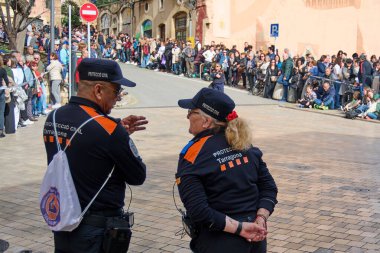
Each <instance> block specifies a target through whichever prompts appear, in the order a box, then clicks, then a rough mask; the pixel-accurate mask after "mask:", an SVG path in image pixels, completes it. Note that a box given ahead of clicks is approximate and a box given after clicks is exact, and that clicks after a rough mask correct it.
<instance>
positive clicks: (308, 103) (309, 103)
mask: <svg viewBox="0 0 380 253" xmlns="http://www.w3.org/2000/svg"><path fill="white" fill-rule="evenodd" d="M316 99H317V94H315V92H314V91H313V88H312V86H311V85H308V86H306V92H305V95H304V96H303V98H302V99H300V100H298V103H299V107H301V108H305V107H306V108H313V105H314V101H315V100H316Z"/></svg>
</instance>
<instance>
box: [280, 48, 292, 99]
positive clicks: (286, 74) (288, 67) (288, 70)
mask: <svg viewBox="0 0 380 253" xmlns="http://www.w3.org/2000/svg"><path fill="white" fill-rule="evenodd" d="M283 59H284V62H283V63H282V67H281V75H280V77H279V78H278V82H279V83H281V84H282V85H283V87H284V92H283V95H282V99H281V101H287V99H288V89H289V79H290V77H291V75H292V70H293V60H292V58H291V57H290V56H289V49H284V54H283Z"/></svg>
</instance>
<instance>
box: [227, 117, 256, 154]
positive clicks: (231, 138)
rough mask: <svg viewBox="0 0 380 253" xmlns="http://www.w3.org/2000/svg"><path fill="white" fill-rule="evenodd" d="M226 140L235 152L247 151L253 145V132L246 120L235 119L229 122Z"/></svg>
mask: <svg viewBox="0 0 380 253" xmlns="http://www.w3.org/2000/svg"><path fill="white" fill-rule="evenodd" d="M225 135H226V140H227V142H228V144H229V145H230V146H231V148H232V149H234V150H247V149H249V148H250V147H251V145H252V132H251V129H250V127H249V125H248V123H247V121H246V120H244V119H242V118H240V117H239V118H235V119H233V120H231V121H229V122H227V127H226V131H225Z"/></svg>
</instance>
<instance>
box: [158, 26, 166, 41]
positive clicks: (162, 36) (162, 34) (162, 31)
mask: <svg viewBox="0 0 380 253" xmlns="http://www.w3.org/2000/svg"><path fill="white" fill-rule="evenodd" d="M165 32H166V31H165V24H160V25H159V26H158V34H159V35H160V39H161V40H165V38H166V37H165Z"/></svg>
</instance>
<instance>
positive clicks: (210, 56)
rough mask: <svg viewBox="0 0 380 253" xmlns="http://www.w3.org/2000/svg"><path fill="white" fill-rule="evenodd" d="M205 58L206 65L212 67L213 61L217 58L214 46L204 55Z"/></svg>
mask: <svg viewBox="0 0 380 253" xmlns="http://www.w3.org/2000/svg"><path fill="white" fill-rule="evenodd" d="M202 55H203V57H204V58H205V64H206V65H208V66H210V65H211V63H212V59H213V58H214V56H215V50H214V47H213V46H210V48H209V49H208V50H206V51H205V52H204V53H203V54H202Z"/></svg>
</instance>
